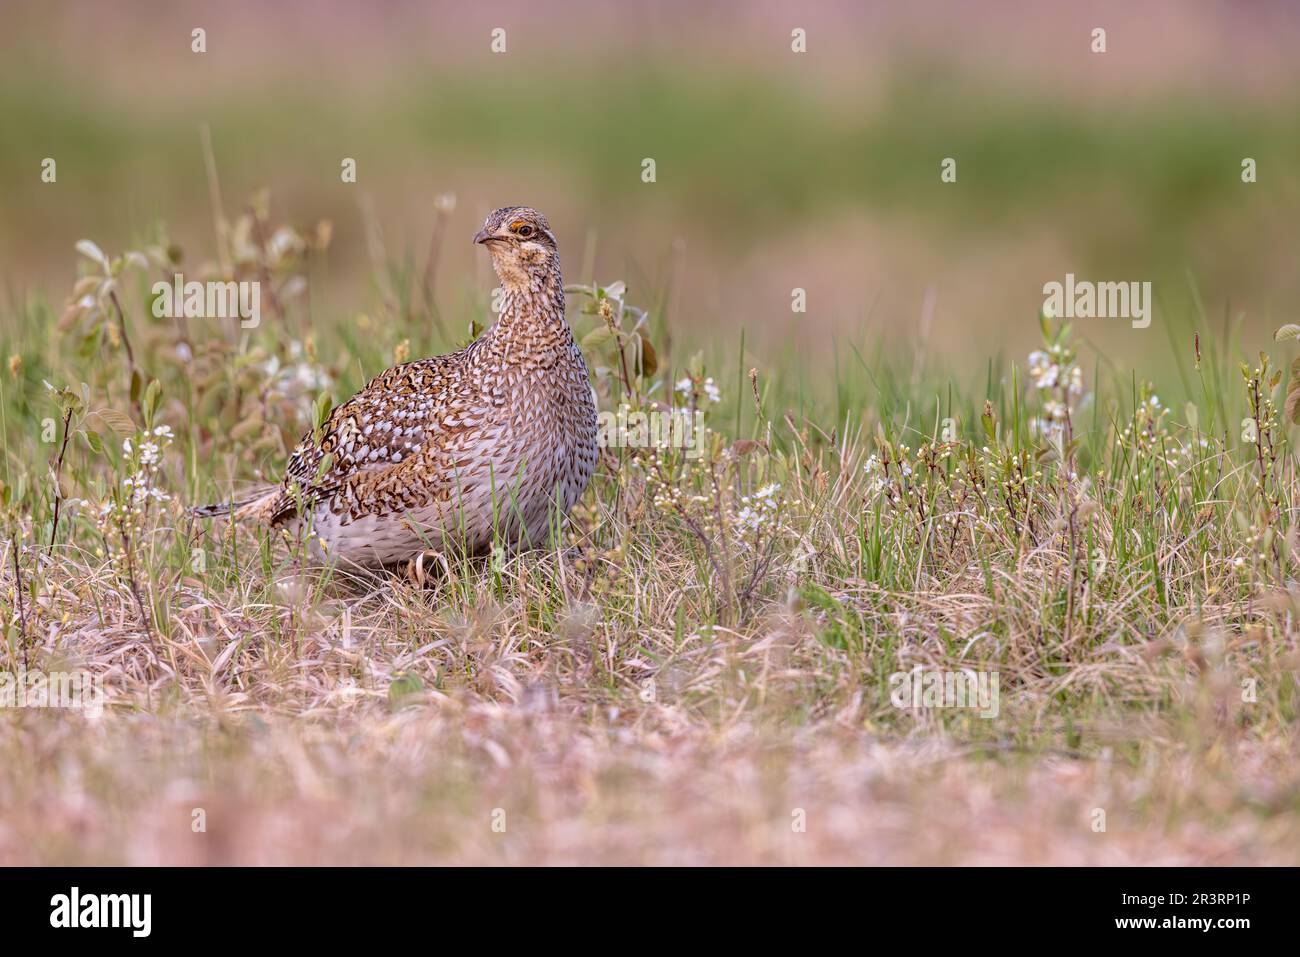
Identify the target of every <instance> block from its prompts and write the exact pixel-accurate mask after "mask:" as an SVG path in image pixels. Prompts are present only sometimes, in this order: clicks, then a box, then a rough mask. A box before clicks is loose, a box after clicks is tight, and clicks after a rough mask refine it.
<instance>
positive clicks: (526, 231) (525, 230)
mask: <svg viewBox="0 0 1300 957" xmlns="http://www.w3.org/2000/svg"><path fill="white" fill-rule="evenodd" d="M515 232H517V233H518V234H519V235H520V236H522V237H523V238H524V239H527V238H528V237H529V236H531V235H532V234H533V227H531V226H529V225H528V224H527V223H524V225H522V226H520V227H519V228H518V229H516V230H515Z"/></svg>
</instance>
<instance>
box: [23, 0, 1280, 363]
mask: <svg viewBox="0 0 1300 957" xmlns="http://www.w3.org/2000/svg"><path fill="white" fill-rule="evenodd" d="M787 6H788V5H786V4H778V3H758V4H743V5H742V4H724V3H719V4H704V5H696V4H685V3H658V4H656V3H641V4H608V5H596V4H581V3H547V4H535V3H513V2H503V3H494V4H491V5H485V4H469V3H465V4H451V3H365V4H359V3H358V4H344V3H305V2H303V3H292V2H285V3H276V4H245V3H222V4H219V5H217V4H211V5H206V4H185V3H180V4H168V5H166V6H165V7H164V6H162V5H157V4H144V3H123V2H119V3H111V4H108V3H89V2H86V3H58V2H54V3H14V2H6V3H5V4H4V5H3V6H2V7H0V38H2V39H0V43H2V44H3V49H2V51H0V52H2V54H3V55H0V116H3V118H4V119H3V122H0V182H2V183H3V184H4V185H3V188H2V189H0V214H2V215H0V280H2V281H3V287H4V290H5V294H6V300H5V302H4V304H3V316H2V317H0V323H7V322H11V321H12V319H13V317H14V316H15V315H18V314H19V313H20V312H21V310H22V303H23V302H24V301H26V300H27V299H28V298H29V297H31V296H34V295H43V296H44V297H46V298H47V299H48V300H49V301H50V302H51V303H52V305H53V307H54V310H55V312H56V313H57V311H58V309H59V307H60V306H61V304H62V300H63V297H64V296H66V295H67V292H68V290H69V289H70V287H71V284H72V280H73V278H74V276H75V273H76V268H77V262H76V257H75V255H74V253H73V244H74V243H75V242H76V240H78V239H80V238H83V237H88V238H91V239H94V240H95V241H96V242H97V243H99V245H101V246H102V247H104V248H105V249H106V250H108V251H109V252H110V253H115V252H117V251H120V250H121V249H123V248H126V247H128V246H131V245H132V244H135V243H138V242H139V241H141V239H142V237H146V236H149V235H151V234H152V233H153V231H154V230H155V229H156V227H157V224H158V223H160V222H162V223H165V224H166V228H167V230H168V235H169V236H170V237H171V238H172V239H173V240H174V241H175V242H177V243H178V244H180V245H181V246H182V247H183V248H184V249H185V250H186V255H187V262H192V261H196V260H202V259H210V258H212V256H213V255H214V238H213V211H212V203H211V199H210V195H209V187H208V181H207V177H206V173H205V169H204V157H203V151H202V149H201V146H200V135H199V129H200V127H201V126H202V125H204V124H207V125H208V126H209V127H210V129H211V134H212V141H213V148H214V155H215V158H216V162H217V167H218V173H219V177H220V183H221V189H222V202H223V207H224V211H225V213H226V215H228V216H231V217H233V216H235V215H237V214H238V213H239V212H240V210H241V209H242V208H243V205H242V204H244V203H246V202H247V198H248V197H249V196H251V195H252V194H254V193H255V192H256V191H257V190H259V189H261V188H263V187H265V188H269V190H270V191H271V196H272V203H273V206H272V219H274V220H276V221H282V220H287V221H290V222H297V223H302V224H305V225H310V224H313V223H315V222H316V221H318V220H320V219H328V220H330V221H332V223H333V226H334V241H333V244H332V246H331V248H330V250H329V252H328V260H327V265H326V269H325V270H324V271H323V275H321V276H318V277H317V279H316V282H317V284H316V286H315V288H314V291H313V296H314V301H315V303H316V307H315V308H314V309H313V316H312V321H313V322H315V323H322V324H323V323H333V322H346V321H348V320H349V319H350V318H351V317H354V316H355V315H356V314H357V313H358V312H360V311H364V310H367V309H370V308H372V307H373V302H374V295H375V291H374V288H373V277H374V272H375V268H374V267H375V262H374V260H375V257H376V247H375V242H374V240H375V239H376V237H375V236H371V242H369V243H368V242H367V235H366V232H367V230H366V223H365V217H364V216H363V212H362V211H363V209H369V210H372V211H373V221H374V223H375V224H376V225H377V227H378V229H380V230H382V233H381V235H379V236H378V237H377V238H378V239H379V241H380V243H381V250H382V251H381V253H380V255H382V256H386V257H389V258H391V259H393V260H397V261H405V262H408V263H413V264H415V266H416V268H419V267H420V266H421V264H423V262H424V261H425V257H426V255H427V248H428V245H429V242H430V236H431V231H432V228H433V227H432V224H433V222H434V209H435V203H436V202H437V199H438V197H439V196H441V195H444V194H448V193H451V194H454V195H455V196H456V200H457V202H456V206H455V210H454V212H453V213H452V214H451V216H450V219H449V220H448V222H447V241H446V244H445V248H444V250H443V253H442V256H441V261H440V264H439V272H438V277H439V278H438V285H437V308H438V311H439V312H440V313H441V314H442V315H443V316H445V317H447V318H448V320H449V323H450V325H451V326H452V327H454V328H457V329H459V328H463V326H464V324H465V323H467V322H468V320H469V319H470V318H471V317H472V316H473V315H474V314H475V312H476V310H477V309H479V308H481V307H480V305H478V304H481V302H482V301H483V299H484V298H485V296H486V294H487V291H488V290H489V289H490V287H491V285H492V282H491V278H490V275H489V273H488V270H487V264H486V262H485V261H484V257H482V256H481V255H479V252H480V251H476V250H475V249H474V248H473V247H472V246H471V244H470V241H469V240H470V237H471V235H472V234H473V232H474V230H475V229H476V228H477V225H478V223H479V222H480V221H481V219H482V217H483V215H484V214H486V212H487V211H488V210H490V209H491V208H493V207H495V206H499V205H504V204H512V203H527V204H530V205H534V206H537V207H539V208H541V209H542V210H543V211H545V212H546V213H547V214H548V215H549V216H550V218H551V220H552V223H553V224H554V226H555V227H556V231H557V233H558V235H559V237H560V240H561V244H562V249H563V252H564V257H565V264H566V273H567V278H568V279H569V280H570V281H588V280H590V279H592V278H596V279H599V280H601V281H602V282H607V281H610V280H614V279H619V278H621V279H624V280H626V281H627V283H628V285H629V288H630V296H629V298H630V300H631V301H633V302H638V303H639V304H642V305H646V306H649V307H652V308H653V309H654V310H655V312H656V317H657V320H658V321H665V320H666V321H667V323H668V324H669V326H670V327H671V329H672V336H673V340H674V342H675V343H686V344H689V345H690V346H691V347H692V348H693V347H695V346H696V345H703V346H705V347H710V348H712V349H713V350H714V354H716V355H719V356H729V358H727V359H726V361H727V362H728V364H729V366H730V367H731V368H735V367H736V357H735V345H736V343H737V342H738V339H739V336H740V331H741V329H742V328H743V329H744V335H745V342H746V346H747V350H748V352H747V355H746V356H744V357H743V358H741V361H740V363H739V364H740V365H757V366H759V367H760V368H761V369H763V370H765V371H767V372H769V373H772V374H785V375H787V376H789V375H795V376H798V377H799V378H800V379H801V380H802V381H804V382H806V383H808V387H809V388H817V387H818V386H819V385H821V384H823V382H824V379H825V377H824V375H823V370H824V369H825V368H827V366H828V364H831V363H835V362H837V361H838V362H843V361H844V357H845V356H846V355H848V354H849V351H848V349H847V346H846V344H851V345H853V346H855V347H856V348H858V349H867V348H874V347H876V346H878V345H881V344H884V345H885V346H886V347H887V348H893V349H896V350H904V349H905V350H909V351H910V352H912V353H914V354H918V355H919V354H922V353H923V354H925V355H927V356H930V357H933V360H934V361H936V362H944V363H948V364H950V365H951V367H952V368H954V369H958V370H965V373H966V374H968V375H969V377H970V379H971V380H974V379H977V378H979V379H982V377H983V375H984V374H985V370H986V363H987V360H988V358H989V357H990V356H994V355H997V354H1001V355H1004V356H1008V357H1016V358H1018V359H1020V360H1022V361H1023V356H1024V353H1025V352H1026V351H1027V350H1028V349H1030V348H1032V347H1033V346H1034V344H1035V343H1036V342H1037V339H1038V328H1037V323H1036V321H1035V315H1036V312H1037V310H1038V308H1039V306H1040V305H1041V303H1042V298H1043V297H1042V291H1041V290H1042V286H1043V284H1044V283H1045V282H1049V281H1053V280H1060V279H1062V278H1063V277H1064V275H1065V273H1066V272H1073V273H1074V274H1075V275H1076V276H1078V277H1079V278H1091V279H1095V280H1139V281H1140V280H1150V281H1152V282H1153V283H1154V284H1155V295H1156V299H1157V304H1158V305H1157V314H1156V321H1155V323H1154V324H1153V325H1152V327H1151V328H1150V329H1146V330H1133V329H1131V328H1129V326H1128V324H1127V323H1125V322H1123V321H1115V320H1110V321H1107V320H1091V321H1090V322H1088V321H1085V322H1082V323H1080V324H1079V327H1078V330H1077V331H1078V333H1079V335H1081V336H1082V337H1084V338H1085V339H1086V340H1087V342H1088V343H1089V344H1090V346H1091V347H1093V348H1094V349H1095V350H1096V351H1097V356H1098V358H1099V361H1101V362H1104V363H1113V364H1114V365H1115V367H1116V368H1119V369H1124V368H1129V367H1132V366H1134V365H1137V364H1139V363H1149V364H1150V365H1149V369H1150V370H1154V371H1147V374H1148V376H1149V377H1153V378H1158V377H1159V374H1160V373H1159V370H1160V368H1162V364H1164V366H1165V367H1167V363H1168V359H1169V355H1170V352H1171V349H1173V350H1180V349H1184V348H1185V349H1186V350H1187V351H1188V353H1189V354H1190V350H1191V344H1190V342H1187V341H1185V338H1186V337H1185V336H1183V334H1182V332H1181V331H1174V330H1183V329H1186V328H1187V325H1186V322H1187V321H1188V319H1189V318H1195V317H1197V316H1201V315H1203V316H1204V317H1205V319H1204V321H1206V322H1208V323H1212V324H1213V327H1214V328H1216V329H1218V328H1222V326H1223V324H1224V323H1227V324H1228V325H1229V326H1236V325H1237V324H1238V323H1241V324H1242V325H1241V327H1240V339H1239V341H1240V342H1241V343H1242V345H1243V348H1248V349H1254V348H1257V347H1264V346H1266V345H1267V339H1268V334H1269V332H1270V331H1271V329H1272V328H1273V327H1274V326H1275V325H1277V324H1280V323H1281V322H1285V321H1296V320H1297V318H1298V317H1297V309H1296V303H1297V301H1298V299H1300V270H1297V268H1296V237H1297V229H1298V228H1300V227H1298V226H1297V224H1298V223H1300V58H1297V57H1296V55H1295V53H1296V51H1297V50H1300V12H1298V11H1300V5H1296V4H1287V3H1277V4H1269V3H1255V4H1249V5H1245V4H1228V3H1210V2H1148V3H1143V4H1137V5H1134V4H1127V3H1093V4H1087V5H1078V4H1039V3H1034V4H1029V3H1026V4H1013V3H991V4H979V5H974V4H964V3H918V4H909V5H903V4H894V3H857V4H853V3H842V4H834V3H825V4H813V5H811V6H809V7H808V8H807V9H803V10H798V11H795V10H791V9H787ZM195 27H202V28H203V29H205V30H206V34H207V36H206V40H207V52H206V53H203V54H196V53H193V52H191V30H192V29H194V28H195ZM496 27H501V28H504V29H505V31H506V47H507V49H506V52H505V53H493V52H492V50H491V49H490V42H491V31H492V30H493V29H494V28H496ZM796 27H799V28H802V29H804V30H806V31H807V52H806V53H803V54H796V53H793V52H792V51H791V48H790V44H791V39H790V32H791V30H792V29H794V28H796ZM1094 27H1102V28H1104V29H1105V30H1106V31H1107V52H1106V53H1104V54H1096V53H1093V52H1092V50H1091V44H1092V38H1091V31H1092V29H1093V28H1094ZM45 157H53V158H55V159H56V160H57V163H58V180H57V183H54V184H45V183H42V182H41V179H40V171H41V161H42V159H43V158H45ZM344 157H353V158H355V159H356V160H357V164H358V182H357V183H356V184H346V183H343V182H341V179H340V175H339V172H340V162H341V160H342V159H343V158H344ZM645 157H652V158H654V159H655V161H656V164H657V181H656V182H655V183H651V184H647V183H643V182H642V181H641V163H642V160H643V158H645ZM945 157H953V158H955V159H956V160H957V171H958V178H957V182H956V183H953V184H944V183H942V182H941V181H940V175H939V173H940V163H941V161H942V160H943V158H945ZM1244 157H1251V158H1253V159H1255V160H1256V162H1257V164H1258V182H1257V183H1255V184H1250V185H1247V184H1243V183H1242V181H1241V161H1242V159H1243V158H1244ZM796 287H799V288H803V289H805V290H807V301H808V311H807V313H806V314H795V313H793V312H792V311H791V290H792V289H794V288H796ZM2 328H3V326H0V329H2ZM1180 337H1181V338H1180ZM394 338H396V334H394ZM727 350H729V351H727ZM837 357H838V358H837ZM720 361H721V360H720Z"/></svg>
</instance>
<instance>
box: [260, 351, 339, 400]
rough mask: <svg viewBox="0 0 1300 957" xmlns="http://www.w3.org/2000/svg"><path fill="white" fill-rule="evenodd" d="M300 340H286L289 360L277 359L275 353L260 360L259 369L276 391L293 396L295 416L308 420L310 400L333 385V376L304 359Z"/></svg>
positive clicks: (305, 354) (304, 354) (304, 353)
mask: <svg viewBox="0 0 1300 957" xmlns="http://www.w3.org/2000/svg"><path fill="white" fill-rule="evenodd" d="M309 358H310V357H309V356H308V355H307V350H306V349H304V347H303V344H302V343H301V342H299V341H298V340H297V339H294V340H293V341H291V342H290V343H289V360H290V361H289V362H287V363H281V362H280V357H279V356H271V358H269V359H267V360H266V362H264V363H262V367H261V368H262V373H263V374H264V375H265V376H266V377H267V378H268V379H269V380H271V385H272V387H273V388H274V389H276V390H277V391H279V392H281V393H283V394H284V395H286V396H288V397H290V398H297V399H300V400H301V401H299V402H298V407H297V411H298V415H299V418H301V419H305V420H310V419H311V414H312V402H313V401H314V400H315V398H316V395H317V394H318V393H320V392H324V391H325V390H327V389H329V388H330V387H332V386H333V384H334V380H333V379H332V378H330V376H329V374H328V373H326V372H325V370H324V369H322V368H320V366H318V365H315V364H314V363H312V362H310V361H308V360H309Z"/></svg>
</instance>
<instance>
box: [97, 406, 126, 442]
mask: <svg viewBox="0 0 1300 957" xmlns="http://www.w3.org/2000/svg"><path fill="white" fill-rule="evenodd" d="M95 417H96V418H98V419H99V421H101V422H103V423H104V425H106V426H108V428H109V429H111V430H112V431H113V434H114V435H119V436H121V437H122V438H127V437H128V436H132V435H135V422H133V421H132V420H131V417H130V416H129V415H127V414H126V413H125V412H119V411H117V409H100V410H99V411H98V412H96V413H95Z"/></svg>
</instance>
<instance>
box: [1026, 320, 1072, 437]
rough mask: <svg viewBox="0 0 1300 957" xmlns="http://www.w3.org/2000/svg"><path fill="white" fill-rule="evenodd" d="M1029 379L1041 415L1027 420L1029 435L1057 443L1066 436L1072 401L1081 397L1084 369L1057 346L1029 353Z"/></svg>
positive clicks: (1065, 350)
mask: <svg viewBox="0 0 1300 957" xmlns="http://www.w3.org/2000/svg"><path fill="white" fill-rule="evenodd" d="M1029 379H1030V381H1031V382H1032V383H1033V385H1034V388H1035V389H1037V390H1038V391H1039V392H1040V393H1042V400H1043V415H1042V417H1041V418H1038V419H1033V420H1031V421H1030V423H1029V429H1030V432H1031V433H1033V434H1035V435H1041V436H1043V437H1044V438H1046V439H1048V440H1049V441H1051V442H1058V441H1060V440H1061V439H1062V438H1063V437H1064V435H1065V422H1066V420H1067V419H1068V418H1069V416H1070V405H1071V403H1072V400H1075V399H1078V398H1080V397H1081V396H1082V395H1083V370H1082V369H1081V368H1079V366H1078V365H1076V364H1075V361H1074V355H1073V353H1072V352H1071V351H1070V350H1068V349H1067V348H1066V347H1065V346H1063V345H1061V344H1059V343H1058V344H1056V345H1053V346H1051V347H1050V348H1049V349H1047V350H1046V351H1044V350H1042V349H1038V350H1035V351H1034V352H1031V353H1030V354H1029Z"/></svg>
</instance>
